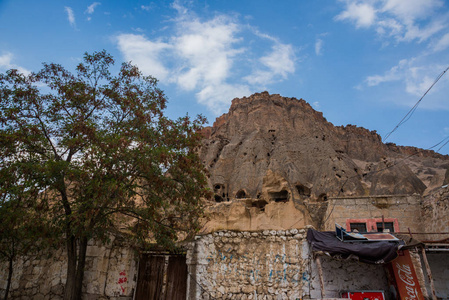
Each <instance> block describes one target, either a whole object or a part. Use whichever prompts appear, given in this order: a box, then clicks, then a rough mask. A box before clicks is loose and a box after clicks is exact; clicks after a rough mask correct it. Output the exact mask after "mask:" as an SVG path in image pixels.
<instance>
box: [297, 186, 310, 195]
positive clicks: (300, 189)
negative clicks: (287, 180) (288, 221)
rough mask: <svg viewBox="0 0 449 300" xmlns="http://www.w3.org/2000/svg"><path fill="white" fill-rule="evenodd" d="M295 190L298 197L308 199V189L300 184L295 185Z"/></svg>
mask: <svg viewBox="0 0 449 300" xmlns="http://www.w3.org/2000/svg"><path fill="white" fill-rule="evenodd" d="M296 190H297V191H298V193H299V195H300V196H307V197H310V189H309V188H308V187H306V186H304V185H302V184H297V185H296Z"/></svg>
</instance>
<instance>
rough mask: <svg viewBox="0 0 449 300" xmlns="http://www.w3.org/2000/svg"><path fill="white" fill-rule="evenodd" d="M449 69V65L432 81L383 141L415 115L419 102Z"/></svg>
mask: <svg viewBox="0 0 449 300" xmlns="http://www.w3.org/2000/svg"><path fill="white" fill-rule="evenodd" d="M447 70H449V67H447V68H446V70H444V71H443V72H441V73H440V75H438V77H437V78H436V79H435V81H434V82H433V83H432V85H431V86H430V87H429V88H428V89H427V91H426V92H425V93H424V95H422V97H421V98H420V99H419V100H418V102H416V104H415V105H414V106H413V107H412V108H411V109H410V110H409V112H408V113H407V114H406V115H405V116H404V117H403V118H402V120H401V121H400V122H399V123H398V125H396V127H395V128H394V129H393V130H392V131H390V132H389V133H388V134H387V135H386V136H385V138H384V139H383V142H385V141H386V140H387V139H388V138H389V137H390V135H391V134H392V133H393V132H395V131H396V130H397V129H398V128H399V126H401V125H402V124H404V123H405V122H407V121H408V120H409V119H410V118H411V117H412V115H413V113H414V112H415V110H416V109H417V108H418V105H419V103H421V101H422V99H423V98H424V97H425V96H426V95H427V93H428V92H429V91H430V90H431V89H432V88H433V86H434V85H435V84H436V83H437V82H438V80H440V79H441V77H443V75H444V74H445V73H446V72H447Z"/></svg>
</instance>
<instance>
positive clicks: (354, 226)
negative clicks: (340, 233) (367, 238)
mask: <svg viewBox="0 0 449 300" xmlns="http://www.w3.org/2000/svg"><path fill="white" fill-rule="evenodd" d="M349 225H350V227H351V231H354V230H357V231H358V232H366V223H350V224H349Z"/></svg>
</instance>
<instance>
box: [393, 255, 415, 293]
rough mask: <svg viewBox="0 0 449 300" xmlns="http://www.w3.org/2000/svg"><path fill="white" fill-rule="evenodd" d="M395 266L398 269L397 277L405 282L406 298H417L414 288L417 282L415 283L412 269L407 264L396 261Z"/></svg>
mask: <svg viewBox="0 0 449 300" xmlns="http://www.w3.org/2000/svg"><path fill="white" fill-rule="evenodd" d="M396 268H397V270H398V276H399V279H400V280H401V281H402V282H403V283H405V289H406V291H407V295H408V297H406V299H407V300H412V299H419V298H418V291H417V289H416V286H417V284H416V283H415V278H414V276H413V274H412V269H411V267H410V265H408V264H402V265H401V264H399V263H396Z"/></svg>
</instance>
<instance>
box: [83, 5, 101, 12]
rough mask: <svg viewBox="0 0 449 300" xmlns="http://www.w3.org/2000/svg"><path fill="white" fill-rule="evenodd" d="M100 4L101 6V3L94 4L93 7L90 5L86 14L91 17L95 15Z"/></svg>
mask: <svg viewBox="0 0 449 300" xmlns="http://www.w3.org/2000/svg"><path fill="white" fill-rule="evenodd" d="M100 4H101V3H100V2H94V3H92V4H91V5H89V6H88V7H87V9H86V11H85V13H86V14H89V15H91V14H93V13H94V11H95V7H97V6H98V5H100Z"/></svg>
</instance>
